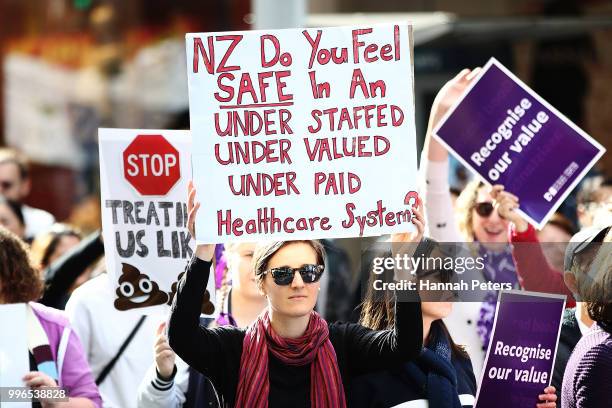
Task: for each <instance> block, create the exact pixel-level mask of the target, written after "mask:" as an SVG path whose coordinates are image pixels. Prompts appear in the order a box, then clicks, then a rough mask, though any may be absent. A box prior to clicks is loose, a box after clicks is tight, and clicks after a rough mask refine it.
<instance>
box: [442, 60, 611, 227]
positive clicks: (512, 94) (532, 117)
mask: <svg viewBox="0 0 612 408" xmlns="http://www.w3.org/2000/svg"><path fill="white" fill-rule="evenodd" d="M559 86H562V84H560V85H559ZM434 135H435V136H436V138H437V139H438V140H439V141H440V142H441V143H443V144H444V145H445V146H446V147H447V148H448V149H449V151H451V152H452V153H453V154H454V155H455V156H456V157H457V158H458V159H459V160H460V161H461V162H462V163H463V164H464V165H465V166H467V167H468V168H470V169H471V170H472V171H473V172H474V173H476V174H477V175H478V177H479V178H480V179H482V180H483V181H484V182H485V183H487V184H503V185H504V186H505V189H506V191H509V192H511V193H512V194H514V195H516V196H517V197H519V200H520V209H519V210H518V211H519V213H520V214H521V215H523V216H524V217H525V218H526V219H527V220H528V221H529V222H531V223H532V224H533V225H535V226H536V228H538V229H541V228H542V227H543V226H544V224H545V223H546V221H548V218H549V217H550V216H551V215H552V214H553V213H554V211H555V210H556V209H557V208H558V207H559V205H561V203H562V202H563V200H564V199H565V197H567V195H568V194H569V193H570V192H571V191H572V190H573V188H574V187H575V186H576V184H578V182H580V180H581V179H582V178H583V177H584V175H585V174H586V173H587V172H588V171H589V169H590V168H591V167H592V166H593V165H594V164H595V163H596V162H597V160H598V159H599V158H600V157H601V156H602V155H603V154H604V152H605V149H604V147H603V146H602V145H601V144H599V143H597V141H595V140H594V139H593V138H592V137H590V136H589V135H588V134H586V133H585V132H584V131H583V130H582V129H580V128H579V127H578V126H576V125H575V124H574V123H572V122H571V121H570V120H569V119H568V118H566V117H565V116H564V115H563V114H561V113H560V112H559V111H557V110H556V109H555V108H553V107H552V106H551V105H550V104H549V103H548V102H546V101H545V100H544V99H542V98H541V97H540V96H538V95H537V94H536V93H535V92H534V91H533V90H531V89H530V88H529V87H528V86H527V85H525V84H524V83H523V82H522V81H521V80H520V79H518V78H517V77H516V76H514V75H513V74H512V73H511V72H510V71H508V69H507V68H506V67H504V66H503V65H501V64H500V63H499V62H498V61H497V60H496V59H495V58H491V59H490V60H489V62H487V64H486V65H485V67H484V68H483V70H482V72H481V73H480V74H479V76H478V78H477V79H476V80H475V81H474V83H472V84H471V85H470V87H469V88H468V90H467V91H466V92H465V94H464V95H463V97H462V98H461V99H460V100H459V101H457V103H456V104H455V105H454V106H453V108H451V109H450V110H449V112H448V113H447V114H446V115H445V116H444V118H443V119H442V121H441V122H440V125H439V126H438V127H437V128H436V129H435V130H434Z"/></svg>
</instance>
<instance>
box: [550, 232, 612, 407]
mask: <svg viewBox="0 0 612 408" xmlns="http://www.w3.org/2000/svg"><path fill="white" fill-rule="evenodd" d="M581 233H582V234H584V236H583V237H581V239H580V240H578V241H580V242H577V241H576V243H571V244H570V246H569V247H568V253H567V254H566V255H567V257H566V270H569V272H566V273H565V281H566V283H567V285H568V287H569V288H570V289H571V290H572V292H574V293H576V295H577V296H578V299H579V300H581V301H582V304H583V307H585V308H586V309H587V312H588V315H589V318H590V319H591V320H592V321H594V323H593V324H592V325H591V328H590V329H589V330H587V331H585V330H583V328H582V327H580V332H581V335H582V336H581V337H580V339H579V341H578V342H577V343H576V344H575V346H574V347H573V351H572V354H571V356H570V357H569V359H568V360H567V365H566V367H565V370H564V371H565V372H564V375H563V388H562V392H561V406H562V407H564V408H574V407H595V406H603V405H605V402H604V401H607V400H608V399H609V397H610V395H611V393H612V383H611V382H610V375H612V285H611V283H612V251H610V245H612V226H607V227H603V228H597V227H593V228H591V229H588V230H585V231H582V232H581ZM602 241H603V243H602ZM596 243H599V244H596ZM572 244H574V245H572ZM570 247H571V248H570ZM568 266H569V268H568ZM577 320H578V324H579V325H580V320H579V318H577ZM564 326H565V322H564ZM563 329H565V327H564V328H563ZM563 329H562V332H563ZM561 347H562V342H560V344H559V349H561ZM559 357H560V356H559V353H557V358H559ZM555 368H556V367H555ZM602 404H603V405H602Z"/></svg>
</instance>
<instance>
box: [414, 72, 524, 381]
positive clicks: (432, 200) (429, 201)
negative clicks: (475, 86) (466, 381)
mask: <svg viewBox="0 0 612 408" xmlns="http://www.w3.org/2000/svg"><path fill="white" fill-rule="evenodd" d="M479 72H480V68H476V69H474V70H472V71H470V70H469V69H464V70H463V71H461V72H460V73H459V74H458V75H457V76H456V77H455V78H453V79H452V80H450V81H449V82H447V83H446V84H445V85H444V87H443V88H442V89H441V90H440V92H439V93H438V95H437V96H436V99H435V101H434V103H433V106H432V109H431V113H430V117H429V125H428V129H427V134H426V137H425V144H424V147H423V154H422V157H421V169H420V171H421V180H422V191H423V196H424V201H425V208H426V210H427V211H426V212H427V223H428V225H429V232H430V235H431V237H432V238H434V239H436V240H437V241H439V242H467V243H470V244H469V248H470V251H471V252H473V256H479V257H482V258H483V259H484V260H485V262H484V268H483V269H482V271H480V272H478V273H476V274H475V275H476V276H474V279H480V280H484V281H490V282H495V283H504V284H507V285H509V286H512V287H518V278H517V275H516V268H515V265H514V261H513V259H512V252H511V249H510V246H509V245H508V221H507V220H505V219H503V218H502V217H500V215H499V213H498V212H497V211H496V210H495V207H494V200H493V197H492V196H491V194H490V189H489V188H488V187H487V186H485V185H484V184H483V183H482V182H480V181H478V180H476V181H472V182H470V183H468V185H467V186H466V188H465V189H464V190H463V192H462V193H461V194H460V195H459V197H458V199H457V201H456V204H455V208H454V209H453V204H452V200H451V194H450V190H449V183H448V176H449V163H448V151H447V150H446V148H445V147H444V146H442V144H441V143H439V142H438V141H437V140H436V139H434V138H433V137H432V132H433V129H435V127H436V126H437V125H438V123H439V122H440V121H441V119H442V118H443V117H444V115H445V114H446V113H447V112H448V111H449V109H450V108H451V107H452V106H453V105H454V103H455V102H456V101H457V100H458V99H459V98H460V97H461V95H462V94H463V93H464V92H465V91H466V89H467V88H468V87H469V86H470V84H471V83H472V82H473V81H474V80H475V78H476V77H477V76H478V73H479ZM482 295H483V296H481V298H480V299H479V301H475V299H470V300H472V301H469V302H467V301H463V302H457V304H456V305H455V307H454V309H453V313H452V315H451V316H450V318H449V319H447V325H448V328H449V331H450V332H451V333H452V334H453V336H454V337H455V338H456V339H458V340H459V341H460V342H461V343H462V344H465V345H466V348H467V350H468V352H469V353H470V356H471V357H472V362H473V365H474V369H475V372H476V373H479V372H480V370H481V369H482V366H483V363H484V356H485V352H486V350H487V347H488V345H489V341H490V335H491V331H492V328H493V319H494V316H495V308H496V303H497V294H496V292H490V293H482Z"/></svg>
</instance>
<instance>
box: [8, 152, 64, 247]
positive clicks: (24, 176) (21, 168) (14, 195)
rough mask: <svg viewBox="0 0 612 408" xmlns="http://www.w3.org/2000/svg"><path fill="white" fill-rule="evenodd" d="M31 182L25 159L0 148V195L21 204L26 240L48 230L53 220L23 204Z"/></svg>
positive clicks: (40, 211)
mask: <svg viewBox="0 0 612 408" xmlns="http://www.w3.org/2000/svg"><path fill="white" fill-rule="evenodd" d="M30 187H31V180H30V177H29V166H28V162H27V160H26V158H25V157H23V156H22V155H21V154H19V153H18V152H17V151H15V150H13V149H9V148H0V195H2V196H4V197H6V198H7V199H9V200H13V201H16V202H19V203H21V204H22V212H23V218H24V221H25V226H26V232H25V237H26V238H27V239H32V238H34V237H35V236H36V235H37V234H38V233H40V232H43V231H45V230H46V229H48V228H49V227H50V226H51V225H53V223H54V222H55V219H54V218H53V216H52V215H51V214H49V213H48V212H46V211H44V210H41V209H38V208H33V207H30V206H27V205H25V204H23V201H24V200H25V198H26V197H27V196H28V194H29V193H30Z"/></svg>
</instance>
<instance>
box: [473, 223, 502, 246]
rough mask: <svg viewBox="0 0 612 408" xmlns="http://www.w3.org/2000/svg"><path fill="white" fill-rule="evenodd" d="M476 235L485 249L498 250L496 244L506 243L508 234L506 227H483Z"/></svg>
mask: <svg viewBox="0 0 612 408" xmlns="http://www.w3.org/2000/svg"><path fill="white" fill-rule="evenodd" d="M478 235H479V236H478V237H477V239H478V241H480V242H481V243H482V244H483V245H484V246H485V247H486V248H487V249H491V250H495V249H497V250H499V249H500V248H499V245H498V244H506V243H508V234H507V232H506V229H495V230H493V229H491V230H488V229H486V228H483V229H482V231H480V234H478Z"/></svg>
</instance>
